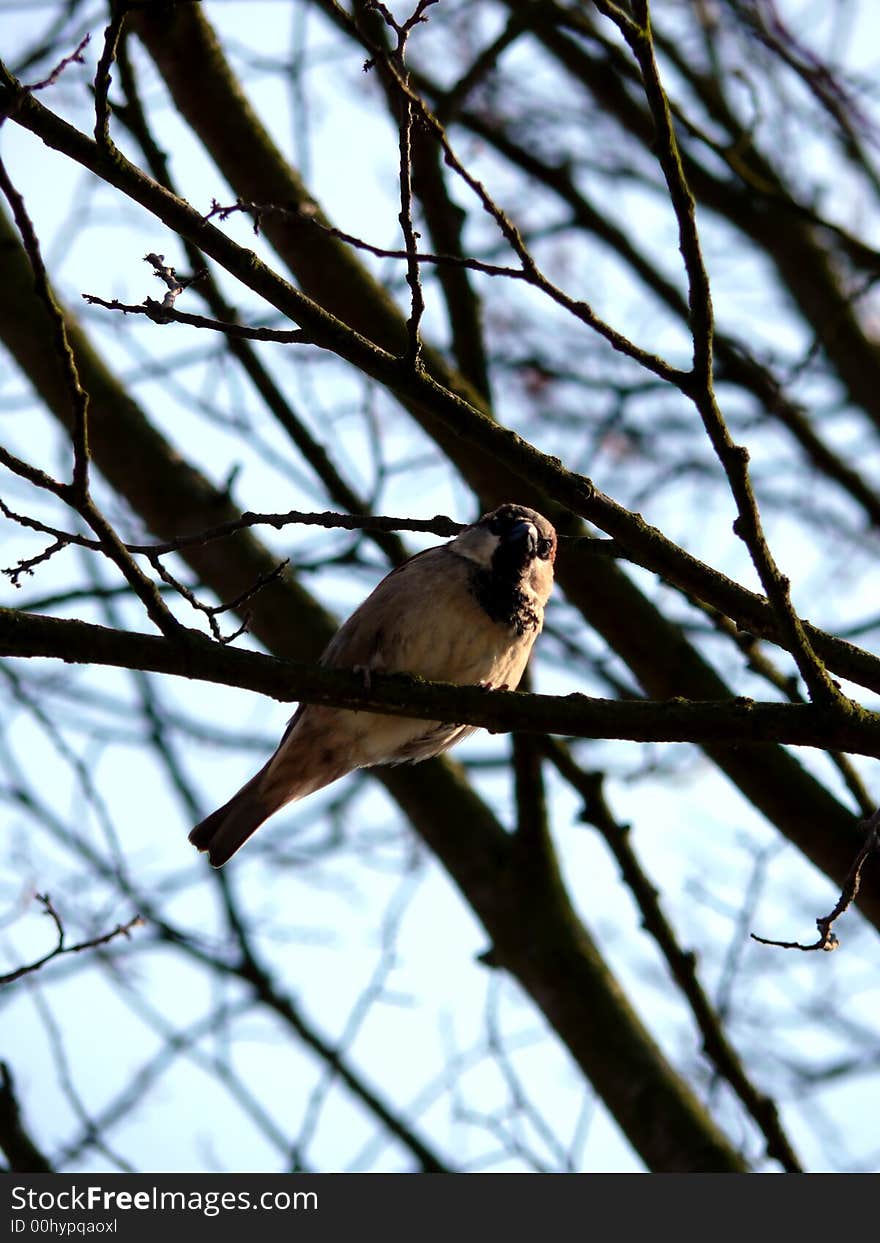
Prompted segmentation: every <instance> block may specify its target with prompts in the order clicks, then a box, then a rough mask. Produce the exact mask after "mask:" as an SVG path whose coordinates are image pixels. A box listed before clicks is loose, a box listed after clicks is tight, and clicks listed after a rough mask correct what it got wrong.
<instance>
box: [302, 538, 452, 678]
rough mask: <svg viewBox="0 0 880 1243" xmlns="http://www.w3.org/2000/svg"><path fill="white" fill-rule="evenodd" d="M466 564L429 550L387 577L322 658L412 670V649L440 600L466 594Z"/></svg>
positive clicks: (339, 664)
mask: <svg viewBox="0 0 880 1243" xmlns="http://www.w3.org/2000/svg"><path fill="white" fill-rule="evenodd" d="M467 572H468V568H467V564H466V562H464V561H463V560H462V558H461V557H458V556H456V554H455V553H450V552H449V551H448V550H447V549H446V547H444V546H442V545H441V546H440V547H439V548H428V549H426V550H425V551H424V552H420V553H416V555H415V556H414V557H410V558H409V560H408V561H404V562H403V564H402V565H399V566H397V567H396V568H395V569H393V570H392V571H391V573H390V574H387V575H386V576H385V578H383V579H382V581H381V582H380V583H379V585H378V586H377V587H376V588H375V590H374V591H372V592H371V594H370V595H369V596H367V598H366V600H364V602H363V604H361V605H360V606H359V607H358V608H357V609H355V611H354V612H353V613H352V615H351V617H349V619H348V620H347V621H346V622H345V623H344V624H343V625H342V626H341V627H340V628H339V630H338V631H337V632H336V634H335V636H334V637H333V639H332V640H331V641H330V643H329V644H328V646H327V648H326V649H325V651H324V654H323V655H322V657H321V664H322V665H328V666H329V667H331V668H337V669H338V668H349V669H351V668H355V667H358V668H363V669H375V670H377V671H383V670H384V671H386V672H393V671H395V670H403V669H407V668H414V666H413V664H412V658H413V652H412V648H413V646H414V645H415V647H416V648H417V649H418V648H419V647H420V646H421V643H420V638H421V636H423V635H424V633H425V631H426V629H428V628H429V626H430V625H431V620H432V614H434V613H435V611H436V608H437V605H438V603H439V600H438V597H441V598H442V597H443V596H445V595H446V594H448V593H449V594H452V595H453V597H454V598H458V597H459V593H460V592H461V591H463V590H466V585H467Z"/></svg>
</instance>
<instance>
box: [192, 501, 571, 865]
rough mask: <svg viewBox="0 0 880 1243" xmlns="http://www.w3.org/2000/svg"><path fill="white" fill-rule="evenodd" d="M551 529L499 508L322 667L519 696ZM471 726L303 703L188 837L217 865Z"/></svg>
mask: <svg viewBox="0 0 880 1243" xmlns="http://www.w3.org/2000/svg"><path fill="white" fill-rule="evenodd" d="M556 546H557V541H556V532H555V530H554V528H553V526H552V524H551V523H550V522H548V520H547V519H546V518H545V517H543V516H542V515H541V514H539V513H537V512H536V511H535V510H534V509H529V508H528V507H527V506H525V505H515V504H512V503H508V504H504V505H501V506H499V507H498V508H497V509H495V510H493V511H492V512H491V513H487V514H484V515H483V516H482V517H481V518H480V519H479V520H478V521H477V522H474V523H472V524H471V525H470V526H467V527H465V528H464V529H463V530H462V531H461V532H460V533H459V534H458V535H456V536H455V538H454V539H452V540H449V541H448V542H447V543H445V544H440V545H438V546H437V547H435V548H428V549H426V550H425V551H424V552H420V553H416V555H415V556H413V557H410V558H409V559H408V560H407V561H404V562H402V563H401V564H400V565H399V566H397V567H396V568H395V569H393V570H391V572H390V573H389V574H387V575H386V576H385V578H383V579H382V581H381V582H380V583H379V585H378V586H377V587H376V588H375V590H374V591H373V592H372V593H371V594H370V595H369V596H368V597H367V598H366V600H364V602H363V603H362V604H361V605H360V606H359V607H358V608H357V609H356V610H355V611H354V613H352V615H351V616H350V617H349V618H348V620H347V621H346V622H344V623H343V625H342V626H341V627H340V629H339V630H338V631H337V632H336V635H335V636H334V638H333V639H332V640H331V641H330V643H329V644H328V646H327V648H326V649H325V651H324V653H323V655H322V656H321V658H320V663H321V664H322V665H324V666H325V667H327V668H331V669H340V668H350V669H356V670H358V671H360V672H361V674H362V676H363V678H364V681H365V684H366V686H367V687H369V679H370V675H371V674H372V673H409V674H415V675H417V676H419V677H421V678H425V679H427V680H429V681H432V682H453V683H457V684H458V685H462V686H464V685H477V686H483V687H485V688H487V689H494V690H499V689H508V690H514V689H515V688H516V687H517V685H518V684H519V681H520V679H521V677H522V675H523V673H524V672H525V668H526V664H527V663H528V659H529V655H530V653H531V650H532V647H533V645H534V642H535V640H536V639H537V637H538V635H539V634H540V632H541V629H542V627H543V624H544V606H545V605H546V603H547V601H548V599H549V596H550V593H551V590H552V588H553V566H554V562H555V559H556ZM475 728H476V727H475V726H470V725H457V724H453V723H448V722H442V721H422V720H414V719H412V718H409V717H394V716H383V715H381V714H377V713H371V712H365V711H355V710H352V709H343V708H332V707H327V706H325V705H322V704H301V705H300V706H299V708H298V709H297V711H296V712H295V713H294V715H293V717H292V718H291V720H290V722H289V724H288V726H287V729H286V731H285V733H284V735H283V736H282V738H281V742H280V743H279V744H278V748H277V750H276V751H275V753H274V754H273V755H272V757H271V758H270V759H269V760H268V762H267V763H266V764H265V765H264V766H263V767H262V768H261V769H260V771H259V772H258V773H257V774H256V775H255V776H254V777H252V778H251V779H250V781H248V782H247V783H246V784H245V785H244V786H242V788H241V789H240V790H239V791H238V793H236V794H234V795H233V796H232V798H231V799H229V801H228V802H227V803H224V804H223V806H222V807H220V808H218V809H217V811H215V812H212V814H211V815H209V816H207V817H206V819H204V820H202V821H201V823H200V824H197V825H196V827H195V828H194V829H193V830H192V832H191V833H190V835H189V840H190V842H192V844H193V845H194V846H196V847H197V849H198V850H200V851H203V852H205V853H206V854H207V856H208V859H209V862H210V863H211V864H212V866H213V867H215V868H219V867H222V866H223V864H225V863H226V862H228V860H229V859H231V858H232V856H233V855H234V854H235V853H236V851H237V850H239V849H240V847H241V846H243V845H244V843H245V842H246V841H247V840H248V838H249V837H251V835H252V834H253V833H255V832H256V830H257V829H258V828H259V827H260V825H261V824H263V822H264V821H265V820H267V819H268V818H269V817H270V816H271V815H273V814H274V813H275V812H276V811H279V810H280V809H281V808H282V807H285V806H287V805H288V804H289V803H293V802H295V801H297V800H298V799H301V798H305V797H306V795H308V794H313V793H314V792H315V791H316V790H320V789H322V788H323V787H324V786H327V785H330V783H331V782H333V781H337V780H338V779H339V778H340V777H343V776H345V774H346V773H349V772H352V771H353V770H354V769H357V768H369V767H371V766H373V765H377V764H402V763H407V762H411V763H418V762H419V761H421V760H426V759H429V758H430V757H431V756H435V755H439V754H440V753H441V752H443V751H446V750H448V748H449V747H451V746H453V745H454V744H455V743H458V742H460V741H461V740H462V739H463V738H466V737H467V736H468V735H469V734H472V733H473V732H474V729H475Z"/></svg>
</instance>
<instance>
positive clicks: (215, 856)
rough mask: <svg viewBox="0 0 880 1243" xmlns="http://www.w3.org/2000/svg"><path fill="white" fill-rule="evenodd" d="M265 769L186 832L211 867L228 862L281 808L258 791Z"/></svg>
mask: <svg viewBox="0 0 880 1243" xmlns="http://www.w3.org/2000/svg"><path fill="white" fill-rule="evenodd" d="M268 767H269V765H268V764H267V765H266V766H265V767H264V768H261V769H260V771H259V772H258V773H257V775H256V776H255V777H251V779H250V781H249V782H248V783H247V784H246V785H243V786H242V787H241V789H240V790H239V791H238V793H237V794H233V796H232V798H231V799H230V800H229V802H228V803H224V804H223V806H222V807H218V808H217V810H216V811H213V812H211V814H210V816H206V817H205V819H204V820H203V821H202V822H201V823H200V824H197V825H196V827H195V828H194V829H193V830H192V832H191V833H190V835H189V840H190V841H191V842H192V844H193V845H194V846H195V847H196V848H197V849H198V850H203V851H205V852H206V853H207V856H208V860H209V862H210V864H211V867H215V868H220V867H222V866H223V864H224V863H226V862H228V860H229V859H231V858H232V856H233V855H234V854H235V852H236V851H237V850H239V849H240V848H241V847H242V846H243V845H244V844H245V842H246V841H247V840H248V838H249V837H250V836H251V835H252V834H253V833H256V831H257V829H258V828H259V827H260V825H261V824H262V823H263V821H264V820H268V818H269V816H271V815H272V813H273V811H277V810H278V808H279V807H281V805H282V802H281V801H275V802H273V801H272V800H270V799H269V798H267V796H266V794H265V793H264V792H263V791H262V790H261V788H260V787H261V785H262V783H263V779H264V777H265V776H266V769H267V768H268Z"/></svg>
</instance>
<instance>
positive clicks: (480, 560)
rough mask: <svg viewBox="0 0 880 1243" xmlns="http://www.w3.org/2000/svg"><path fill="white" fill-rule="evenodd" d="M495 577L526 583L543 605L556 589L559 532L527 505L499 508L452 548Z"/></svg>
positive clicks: (452, 545)
mask: <svg viewBox="0 0 880 1243" xmlns="http://www.w3.org/2000/svg"><path fill="white" fill-rule="evenodd" d="M449 547H450V549H451V550H452V551H453V552H455V553H457V554H458V556H460V557H465V558H467V560H468V561H473V562H474V563H475V564H476V565H478V566H479V567H480V568H481V569H482V570H485V571H487V572H488V573H490V574H492V575H493V577H498V578H501V579H504V580H505V581H507V582H527V583H528V585H529V586H530V587H531V588H532V590H533V591H534V592H535V594H536V595H537V596H538V597H539V598H540V599H541V602H542V603H543V602H544V601H545V600H546V599H547V597H548V596H549V595H550V589H551V587H552V585H553V562H554V561H555V559H556V532H555V530H554V529H553V526H552V525H551V524H550V523H549V522H548V521H547V519H546V518H545V517H544V516H543V514H539V513H538V512H537V511H536V510H534V509H528V508H527V507H526V506H525V505H512V504H507V505H500V506H499V507H498V509H494V510H492V512H491V513H489V514H484V515H483V517H482V518H480V520H479V522H475V523H473V525H472V526H469V527H466V528H465V530H464V531H462V533H461V534H460V535H458V536H456V538H455V539H454V540H452V541H451V543H450V545H449Z"/></svg>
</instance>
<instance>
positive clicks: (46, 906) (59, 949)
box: [0, 893, 144, 984]
mask: <svg viewBox="0 0 880 1243" xmlns="http://www.w3.org/2000/svg"><path fill="white" fill-rule="evenodd" d="M35 897H36V899H37V901H38V902H39V903H40V905H41V906H42V908H43V912H44V914H46V915H48V916H49V918H50V919H51V920H52V923H53V924H54V925H55V932H56V934H57V937H58V940H57V943H56V945H55V947H54V949H51V950H50V951H49V952H48V954H44V955H43V957H42V958H38V959H37V960H36V962H31V963H28V964H27V965H26V966H23V967H16V969H15V970H14V971H9V972H7V973H6V974H5V975H0V984H12V983H13V982H14V981H15V980H20V979H21V978H22V976H25V975H30V974H31V973H32V972H34V971H39V969H40V968H41V967H44V966H45V965H46V963H47V962H51V961H52V959H53V958H61V957H62V956H63V955H64V954H79V953H81V952H82V950H93V949H98V948H99V947H100V946H102V945H107V944H108V943H109V942H110V941H114V940H115V939H116V938H117V937H130V936H131V930H132V929H133V928H139V927H141V926H142V924H143V923H144V920H143V918H142V917H141V916H140V915H135V917H134V918H133V919H130V920H129V921H128V923H127V924H117V925H116V927H115V928H114V929H112V931H110V932H105V933H104V934H103V936H99V937H92V938H91V939H90V940H88V941H79V942H78V943H77V944H76V945H65V943H64V940H65V934H64V925H63V924H62V922H61V916H60V915H59V914H58V912H57V910H56V909H55V907H54V906H53V904H52V899H51V898H50V897H49V895H48V894H47V893H38V894H36V895H35Z"/></svg>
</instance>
